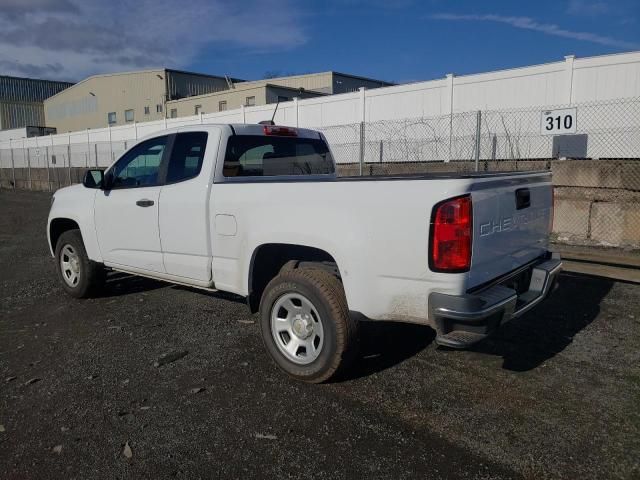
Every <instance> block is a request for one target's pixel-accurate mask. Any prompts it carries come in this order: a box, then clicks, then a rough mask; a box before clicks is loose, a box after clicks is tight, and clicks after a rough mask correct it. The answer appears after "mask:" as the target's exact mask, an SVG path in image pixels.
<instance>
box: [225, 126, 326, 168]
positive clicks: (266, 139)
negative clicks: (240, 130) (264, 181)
mask: <svg viewBox="0 0 640 480" xmlns="http://www.w3.org/2000/svg"><path fill="white" fill-rule="evenodd" d="M334 172H335V169H334V164H333V158H332V156H331V152H330V150H329V147H328V146H327V144H326V143H325V141H324V140H321V139H319V138H303V137H279V136H269V135H232V136H231V137H229V140H228V141H227V150H226V153H225V158H224V167H223V175H224V176H225V177H274V176H291V175H327V174H333V173H334Z"/></svg>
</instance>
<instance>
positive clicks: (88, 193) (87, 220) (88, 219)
mask: <svg viewBox="0 0 640 480" xmlns="http://www.w3.org/2000/svg"><path fill="white" fill-rule="evenodd" d="M97 191H98V190H95V189H92V188H85V187H84V186H82V185H73V186H71V187H67V188H63V189H61V190H58V191H57V192H56V193H55V194H54V196H53V203H52V205H51V210H50V212H49V218H48V220H47V241H48V243H49V251H50V252H51V255H54V254H55V252H54V248H55V246H54V245H53V244H52V242H51V223H52V222H53V221H54V220H56V219H68V220H72V221H74V222H75V223H77V224H78V226H79V227H80V234H81V235H82V241H83V242H84V248H85V250H86V251H87V256H88V257H89V259H91V260H93V261H94V262H99V263H102V255H101V253H100V246H99V244H98V239H97V236H96V228H95V224H94V215H93V205H94V200H95V196H96V192H97Z"/></svg>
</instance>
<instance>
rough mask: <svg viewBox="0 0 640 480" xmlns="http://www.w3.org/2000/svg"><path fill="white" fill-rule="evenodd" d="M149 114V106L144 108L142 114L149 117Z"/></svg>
mask: <svg viewBox="0 0 640 480" xmlns="http://www.w3.org/2000/svg"><path fill="white" fill-rule="evenodd" d="M150 113H151V109H150V108H149V106H146V107H144V114H145V115H149V114H150Z"/></svg>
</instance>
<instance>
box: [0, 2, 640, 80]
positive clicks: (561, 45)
mask: <svg viewBox="0 0 640 480" xmlns="http://www.w3.org/2000/svg"><path fill="white" fill-rule="evenodd" d="M630 50H640V1H639V0H620V1H615V2H613V1H611V2H608V1H600V0H556V1H530V2H525V1H471V0H466V1H457V2H446V1H443V0H425V1H412V0H397V1H395V2H394V1H391V0H389V1H383V0H370V1H365V0H327V1H322V2H321V1H295V0H261V1H258V0H243V1H241V2H238V1H237V0H236V1H233V2H230V1H226V0H182V1H178V0H137V1H136V2H130V1H127V0H111V1H108V2H107V1H103V0H0V74H9V75H23V76H34V77H42V78H61V79H69V80H80V79H82V78H84V77H86V76H88V75H91V74H96V73H105V72H114V71H127V70H137V69H142V68H150V67H163V66H167V67H173V68H181V69H186V70H194V71H200V72H206V73H212V74H227V75H230V76H234V77H240V78H246V79H258V78H262V77H264V76H265V74H266V73H267V72H271V73H280V74H296V73H308V72H316V71H325V70H337V71H342V72H345V73H353V74H358V75H364V76H370V77H374V78H380V79H384V80H390V81H395V82H409V81H417V80H427V79H432V78H440V77H443V76H444V75H445V74H446V73H450V72H452V73H456V74H458V75H463V74H467V73H475V72H483V71H491V70H495V69H501V68H510V67H517V66H524V65H531V64H537V63H545V62H551V61H557V60H561V59H562V58H563V56H564V55H569V54H575V55H577V56H578V57H584V56H591V55H601V54H607V53H615V52H622V51H630Z"/></svg>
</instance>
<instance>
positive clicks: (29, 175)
mask: <svg viewBox="0 0 640 480" xmlns="http://www.w3.org/2000/svg"><path fill="white" fill-rule="evenodd" d="M24 150H25V148H24V140H22V153H23V154H24ZM27 175H28V177H27V178H28V179H29V190H33V187H32V183H31V152H30V151H29V149H28V148H27Z"/></svg>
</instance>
